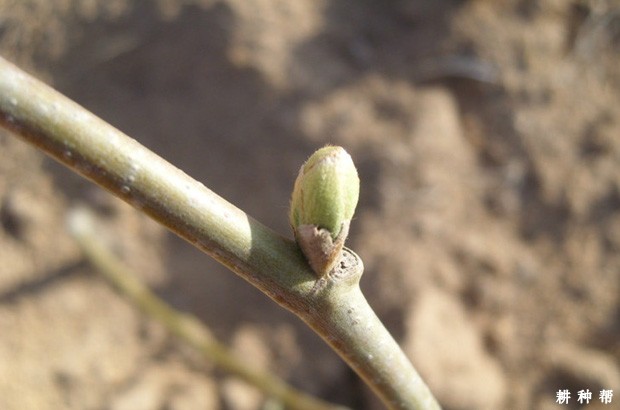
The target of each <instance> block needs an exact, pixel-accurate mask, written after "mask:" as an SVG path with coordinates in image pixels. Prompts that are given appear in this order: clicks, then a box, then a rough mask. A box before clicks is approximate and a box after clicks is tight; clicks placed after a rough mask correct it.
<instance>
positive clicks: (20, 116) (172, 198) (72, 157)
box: [0, 58, 439, 409]
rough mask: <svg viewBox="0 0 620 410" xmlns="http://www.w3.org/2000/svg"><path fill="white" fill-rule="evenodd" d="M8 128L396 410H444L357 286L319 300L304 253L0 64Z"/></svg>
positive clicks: (0, 116)
mask: <svg viewBox="0 0 620 410" xmlns="http://www.w3.org/2000/svg"><path fill="white" fill-rule="evenodd" d="M0 124H1V125H2V126H4V127H5V128H7V129H9V130H11V131H13V132H14V133H15V134H17V135H19V136H21V137H22V138H23V139H24V140H26V141H28V142H29V143H31V144H33V145H35V146H37V147H39V148H40V149H42V150H43V151H45V152H46V153H47V154H48V155H50V156H51V157H53V158H55V159H56V160H58V161H60V162H62V163H64V164H65V165H67V166H68V167H70V168H72V169H73V170H74V171H76V172H78V173H80V174H82V175H83V176H85V177H87V178H88V179H90V180H91V181H93V182H95V183H97V184H99V185H100V186H102V187H104V188H105V189H107V190H109V191H110V192H112V193H113V194H114V195H116V196H118V197H120V198H121V199H123V200H125V201H126V202H128V203H130V204H132V205H133V206H134V207H135V208H137V209H139V210H141V211H143V212H145V213H146V214H148V215H149V216H151V217H152V218H153V219H155V220H156V221H158V222H160V223H161V224H163V225H165V226H167V227H168V228H169V229H170V230H171V231H173V232H174V233H176V234H177V235H179V236H180V237H182V238H184V239H185V240H187V241H189V242H190V243H192V244H193V245H195V246H196V247H198V248H199V249H201V250H203V251H204V252H206V253H208V254H209V255H211V256H212V257H213V258H215V259H216V260H217V261H219V262H220V263H222V264H224V265H225V266H227V267H228V268H229V269H231V270H232V271H233V272H235V273H237V274H238V275H239V276H241V277H242V278H244V279H245V280H247V281H248V282H250V283H251V284H253V285H254V286H256V287H257V288H258V289H260V290H261V291H262V292H263V293H265V294H266V295H267V296H269V297H270V298H272V299H273V300H274V301H275V302H277V303H278V304H280V305H281V306H283V307H285V308H287V309H289V310H290V311H292V312H293V313H295V314H296V315H297V316H299V317H300V318H301V319H302V320H304V321H305V322H306V323H307V324H308V325H309V326H310V327H312V328H313V329H314V330H315V331H316V332H317V333H318V334H319V335H320V336H321V337H322V338H323V339H324V340H325V341H326V342H327V343H329V344H330V346H332V348H334V350H335V351H336V352H337V353H338V354H339V355H340V356H341V357H342V358H343V359H344V360H345V361H346V362H347V363H348V364H349V365H350V366H351V367H352V368H353V369H354V370H355V371H356V372H357V373H358V374H359V375H360V376H361V377H362V378H363V379H364V380H365V381H366V383H367V384H368V385H369V386H370V387H371V388H372V389H373V390H374V391H375V393H377V395H378V396H379V397H380V398H381V399H382V400H383V402H384V403H385V404H386V405H387V406H388V407H390V408H392V409H438V408H439V405H438V404H437V402H436V401H435V399H434V398H433V396H432V394H431V393H430V391H429V390H428V388H427V387H426V385H425V384H424V382H423V381H422V379H421V378H420V376H419V375H418V373H417V372H416V371H415V369H414V368H413V366H412V365H411V363H410V362H409V360H407V358H406V356H405V355H404V354H403V353H402V351H401V350H400V348H399V346H398V345H397V343H396V342H395V341H394V340H393V339H392V337H391V336H390V334H389V332H388V331H387V330H386V329H385V327H384V326H383V325H382V324H381V322H380V321H379V319H378V318H377V317H376V315H375V314H374V312H373V311H372V309H371V308H370V306H369V305H368V303H367V302H366V300H365V299H364V297H363V295H362V294H361V291H360V289H359V286H358V283H357V281H358V280H359V275H361V272H360V273H359V275H358V277H357V278H355V279H356V280H347V281H339V282H338V283H334V284H333V286H327V287H326V288H324V289H323V291H321V292H315V291H314V290H315V288H314V285H315V283H316V277H315V276H314V274H313V272H312V270H311V269H310V267H309V266H308V264H307V263H306V261H305V259H304V257H303V256H302V254H301V252H300V251H299V248H298V246H297V244H296V243H295V242H293V241H291V240H288V239H286V238H283V237H281V236H279V235H278V234H276V233H275V232H273V231H272V230H270V229H269V228H267V227H265V226H264V225H262V224H260V223H259V222H257V221H255V220H254V219H253V218H251V217H250V216H248V215H247V214H246V213H244V212H243V211H241V210H240V209H238V208H237V207H235V206H234V205H232V204H230V203H229V202H227V201H226V200H224V199H223V198H221V197H220V196H218V195H217V194H215V193H214V192H212V191H211V190H209V189H208V188H206V187H205V186H204V185H203V184H201V183H200V182H197V181H195V180H194V179H192V178H191V177H189V176H188V175H187V174H185V173H184V172H182V171H181V170H179V169H178V168H176V167H174V166H173V165H171V164H170V163H168V162H166V161H165V160H163V159H162V158H160V157H158V156H157V155H155V154H154V153H152V152H151V151H149V150H148V149H146V148H145V147H143V146H142V145H140V144H139V143H138V142H137V141H135V140H133V139H131V138H129V137H128V136H126V135H125V134H123V133H122V132H120V131H118V130H117V129H115V128H114V127H112V126H111V125H109V124H107V123H106V122H104V121H103V120H101V119H99V118H98V117H96V116H95V115H93V114H92V113H90V112H88V111H87V110H85V109H84V108H82V107H81V106H79V105H78V104H76V103H74V102H73V101H71V100H69V99H68V98H66V97H64V96H63V95H61V94H60V93H58V92H56V91H54V90H53V89H51V88H50V87H48V86H46V85H45V84H43V83H42V82H40V81H38V80H36V79H35V78H33V77H31V76H29V75H28V74H26V73H25V72H23V71H22V70H20V69H19V68H17V67H15V66H13V65H12V64H10V63H8V62H6V61H5V60H4V59H2V58H0Z"/></svg>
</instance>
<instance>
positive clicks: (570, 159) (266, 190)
mask: <svg viewBox="0 0 620 410" xmlns="http://www.w3.org/2000/svg"><path fill="white" fill-rule="evenodd" d="M0 53H1V54H2V55H3V56H4V57H5V58H8V59H9V60H11V61H13V62H14V63H16V64H18V65H20V66H21V67H23V68H25V69H26V70H28V71H29V72H31V73H33V74H34V75H36V76H37V77H39V78H41V79H43V80H44V81H46V82H49V83H50V84H53V85H54V86H55V87H56V88H58V89H59V90H60V91H62V92H63V93H65V94H67V95H68V96H70V97H71V98H73V99H75V100H76V101H78V102H79V103H80V104H82V105H84V106H85V107H87V108H88V109H90V110H92V111H93V112H95V113H96V114H97V115H99V116H100V117H102V118H103V119H105V120H106V121H108V122H110V123H111V124H113V125H115V126H116V127H118V128H119V129H121V130H122V131H124V132H126V133H127V134H129V135H130V136H132V137H133V138H136V139H137V140H138V141H140V142H141V143H143V144H144V145H146V146H147V147H149V148H151V149H152V150H154V151H155V152H157V153H159V154H160V155H162V156H163V157H165V158H167V159H168V160H169V161H171V162H172V163H174V164H176V165H177V166H179V167H180V168H182V169H183V170H185V171H186V172H187V173H188V174H190V175H192V176H193V177H195V178H196V179H198V180H200V181H202V182H204V183H205V185H207V186H208V187H210V188H211V189H213V190H214V191H215V192H217V193H219V194H220V195H221V196H223V197H224V198H226V199H228V200H229V201H231V202H233V203H234V204H236V205H237V206H239V207H240V208H242V209H244V210H245V211H247V212H248V213H250V214H251V215H253V216H254V217H255V218H257V219H258V220H260V221H262V222H263V223H265V224H266V225H268V226H270V227H272V228H273V229H275V230H276V231H278V232H279V233H281V234H282V235H285V236H288V237H291V236H292V235H291V232H290V229H289V227H288V223H287V216H286V213H287V208H288V201H289V194H290V192H291V189H292V184H293V181H294V178H295V176H296V173H297V170H298V168H299V166H300V165H301V163H302V162H303V161H304V160H305V158H306V157H307V156H309V155H310V154H311V153H312V151H313V150H315V149H316V148H319V147H321V146H322V145H324V144H326V143H332V144H338V145H342V146H344V147H345V148H346V149H347V150H348V151H349V152H350V153H351V154H352V156H353V158H354V160H355V161H356V163H357V165H358V167H359V172H360V174H361V178H362V192H361V200H360V205H359V208H358V212H357V217H356V219H355V220H354V222H353V225H352V234H351V237H350V240H349V246H350V247H351V248H353V249H354V250H356V252H357V253H358V254H360V255H361V257H362V258H363V260H364V263H365V266H366V271H365V274H364V277H363V279H362V287H363V289H364V291H365V293H366V294H367V297H368V298H369V300H370V302H371V305H372V306H373V307H374V308H375V309H376V311H377V312H378V314H379V316H380V317H381V318H382V319H383V320H384V322H385V323H386V325H387V326H388V327H389V329H390V330H391V331H392V333H393V334H394V335H395V337H396V338H397V339H398V341H399V342H400V343H401V345H402V346H403V348H404V349H405V351H406V353H407V354H408V355H409V356H410V357H411V359H412V360H413V362H414V363H415V365H416V367H417V368H418V370H419V371H420V372H421V373H422V375H423V376H424V378H425V379H426V380H427V381H428V383H429V384H430V386H431V388H432V390H433V391H434V392H435V394H436V395H437V397H438V398H439V400H440V401H441V403H442V404H443V406H444V408H445V409H447V410H465V409H489V410H491V409H503V408H505V409H555V408H562V409H575V408H582V407H583V408H586V407H587V409H588V410H595V409H607V408H612V407H615V408H617V406H618V403H620V309H619V302H620V301H619V298H620V3H619V2H617V1H597V0H590V1H589V0H583V1H580V0H548V1H542V0H541V1H535V0H501V1H490V0H470V1H463V0H462V1H457V0H440V1H433V0H421V1H407V0H383V1H379V0H362V1H356V2H339V1H328V0H319V1H316V0H314V1H310V0H296V1H288V0H252V1H248V0H221V1H208V0H203V1H199V0H197V1H189V0H187V1H183V0H159V1H153V0H151V1H149V0H110V1H96V0H51V1H50V0H22V1H17V0H13V1H11V0H0ZM78 204H87V205H89V206H91V207H92V208H94V209H95V210H96V212H97V213H98V215H99V216H100V217H101V218H102V219H103V220H104V226H105V228H104V229H103V230H102V232H101V236H102V237H103V238H106V239H107V240H108V241H109V243H110V244H111V246H112V247H113V249H114V251H115V252H116V253H117V254H119V255H120V256H121V257H122V258H123V260H125V261H126V263H127V264H129V265H130V266H131V267H132V268H133V269H135V270H136V272H138V273H139V275H140V276H141V278H142V279H143V280H144V281H145V282H147V283H148V284H149V285H150V286H151V287H152V288H154V289H155V290H156V291H157V292H158V294H160V295H161V296H162V297H164V298H165V299H166V300H167V301H169V302H170V303H172V304H173V305H174V306H176V307H177V308H179V309H181V310H183V311H186V312H191V313H194V314H196V315H198V316H199V317H200V318H201V319H202V320H204V322H205V323H207V324H208V325H209V326H210V327H211V328H212V330H213V331H214V333H215V334H216V335H217V337H218V338H219V339H220V340H221V341H223V342H225V343H226V344H228V345H229V346H231V347H233V348H234V349H235V350H236V351H238V352H239V354H240V355H242V356H243V357H244V358H245V359H246V360H247V361H248V362H249V363H252V364H253V365H256V366H258V367H262V368H265V369H269V370H271V371H273V372H274V373H276V374H278V375H279V376H281V377H283V378H285V379H286V380H288V381H289V382H290V383H292V384H293V385H294V386H296V387H298V388H300V389H302V390H304V391H306V392H309V393H312V394H315V395H317V396H319V397H321V398H324V399H326V400H332V401H335V402H338V403H342V404H345V405H348V406H350V407H352V408H354V409H362V410H366V409H380V408H382V406H381V405H380V404H379V403H378V402H377V401H376V399H374V398H373V396H372V394H371V393H370V392H369V391H368V389H367V388H366V387H365V386H364V385H363V383H361V382H360V380H359V379H358V378H357V377H356V376H355V375H354V374H353V373H352V371H351V370H349V369H348V368H347V367H346V366H345V365H344V364H343V362H342V361H341V360H340V359H339V358H338V357H337V356H336V355H335V354H334V353H332V352H331V351H330V350H329V349H328V348H327V347H326V346H325V345H324V344H323V342H322V341H321V340H320V339H319V338H318V337H317V336H315V335H314V334H313V333H312V332H311V331H310V330H308V329H306V327H305V326H304V325H303V324H302V323H301V322H300V321H299V320H298V319H297V318H295V317H294V316H293V315H291V314H290V313H288V312H286V311H284V310H283V309H281V308H279V307H278V306H277V305H276V304H275V303H273V302H272V301H271V300H269V299H268V298H267V297H265V296H264V295H263V294H261V293H260V292H258V291H257V290H255V289H254V288H252V287H251V286H250V285H248V284H247V283H246V282H244V281H243V280H241V279H240V278H238V277H236V276H235V275H234V274H231V273H230V272H228V271H227V270H225V269H224V268H222V267H221V266H219V265H218V264H217V263H215V262H214V261H212V260H211V259H210V258H209V257H208V256H206V255H203V254H201V253H200V252H199V251H197V250H195V249H193V248H192V247H190V246H189V245H187V244H185V243H184V242H182V241H181V240H179V239H178V238H176V237H174V236H173V235H171V234H169V233H166V232H165V231H164V230H163V229H162V228H160V227H158V226H157V225H156V224H155V223H154V222H152V221H150V220H149V219H148V218H146V217H144V216H142V215H140V214H139V213H138V212H137V211H135V210H133V209H131V208H130V207H129V206H127V205H125V204H123V203H121V202H120V201H119V200H117V199H115V198H113V197H112V196H110V195H109V194H107V193H105V192H103V191H102V190H101V189H99V188H97V187H95V186H93V185H92V184H90V183H89V182H86V181H85V180H83V179H81V178H80V177H78V176H76V175H74V174H72V173H71V172H69V171H67V170H65V169H64V168H62V167H61V166H60V165H58V164H56V163H55V162H53V161H52V160H50V159H47V158H44V156H43V155H42V154H40V153H39V152H37V151H36V150H35V149H34V148H32V147H30V146H28V145H26V144H25V143H23V142H22V141H20V140H19V139H17V138H14V137H12V136H9V135H8V134H7V133H6V132H4V131H2V133H1V134H0V223H1V225H0V409H2V410H42V409H43V410H45V409H110V410H124V409H139V410H141V409H143V410H151V409H153V410H155V409H173V410H181V409H241V410H244V409H248V410H251V409H261V408H264V405H265V403H266V398H265V397H263V396H262V395H261V394H260V393H258V392H256V391H255V390H254V389H252V388H250V387H248V386H246V385H245V384H243V383H241V382H239V381H237V380H235V379H234V378H231V377H229V375H227V374H224V373H222V372H219V371H218V370H217V369H214V368H213V366H212V365H210V364H209V363H205V362H204V361H202V360H201V359H200V358H199V357H198V356H197V355H196V354H195V352H192V351H191V350H189V349H188V348H186V347H184V346H183V345H182V344H180V343H178V342H177V341H176V340H175V339H173V338H172V337H170V336H169V335H168V334H166V332H165V331H163V330H162V328H161V327H160V326H159V325H158V324H156V323H154V322H153V321H151V320H149V319H148V318H145V317H144V316H142V315H141V314H140V313H139V312H138V311H137V310H136V309H135V308H134V307H133V306H132V305H131V304H130V303H128V302H127V301H126V300H125V299H123V297H121V296H119V295H118V294H117V293H115V292H114V291H113V290H111V289H110V288H109V287H108V285H107V284H106V283H105V282H104V281H102V280H101V279H100V278H99V277H98V276H97V274H96V273H95V272H94V271H93V269H92V268H91V267H89V265H88V264H87V263H85V261H84V260H83V258H82V256H81V255H80V253H79V251H78V249H77V247H76V245H75V243H74V242H73V241H72V240H71V238H70V237H69V235H68V234H67V231H66V228H65V222H64V221H65V217H66V214H67V212H68V210H69V209H70V208H71V207H73V206H75V205H78ZM559 389H569V390H570V391H571V393H572V399H571V400H570V402H569V405H563V406H560V405H558V404H556V403H555V399H556V397H555V396H556V392H557V391H558V390H559ZM582 389H590V390H591V391H592V392H593V396H594V397H593V400H592V401H591V402H590V404H589V405H587V406H586V405H579V404H578V403H577V401H576V397H577V391H578V390H582ZM601 389H613V390H614V394H615V397H614V398H613V404H612V405H611V406H610V405H607V406H605V405H602V404H601V403H600V402H599V401H598V392H599V391H600V390H601Z"/></svg>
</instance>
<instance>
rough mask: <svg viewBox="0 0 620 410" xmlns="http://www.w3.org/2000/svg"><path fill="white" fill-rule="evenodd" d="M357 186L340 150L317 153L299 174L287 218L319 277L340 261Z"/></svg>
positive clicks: (348, 161)
mask: <svg viewBox="0 0 620 410" xmlns="http://www.w3.org/2000/svg"><path fill="white" fill-rule="evenodd" d="M359 185H360V180H359V177H358V176H357V170H356V169H355V165H354V164H353V160H352V159H351V156H350V155H349V154H348V153H347V152H346V151H345V150H344V149H343V148H341V147H334V146H326V147H324V148H321V149H319V150H318V151H316V152H315V153H314V154H312V156H311V157H310V158H309V159H308V161H306V163H305V164H304V165H302V167H301V169H300V170H299V175H298V176H297V179H296V180H295V187H294V189H293V196H292V199H291V211H290V215H289V217H290V222H291V226H292V227H293V232H294V234H295V239H296V240H297V243H298V244H299V246H300V248H301V250H302V252H303V253H304V255H305V256H306V259H308V262H309V263H310V266H311V267H312V269H313V270H314V271H315V272H316V273H317V274H318V275H319V276H323V275H325V274H326V273H328V272H329V271H330V270H331V269H332V268H333V266H334V265H335V264H336V262H338V260H339V259H340V255H341V253H342V247H343V245H344V241H345V239H346V237H347V234H348V232H349V224H350V222H351V218H353V213H354V212H355V207H356V206H357V200H358V197H359Z"/></svg>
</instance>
